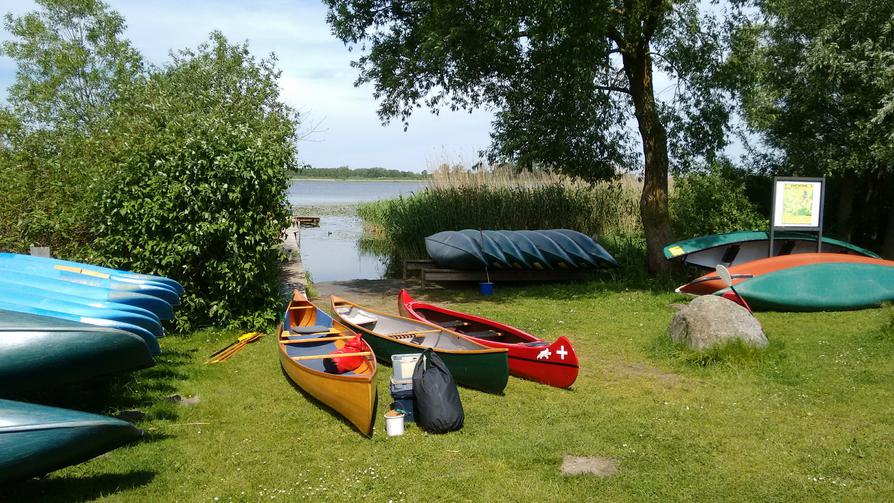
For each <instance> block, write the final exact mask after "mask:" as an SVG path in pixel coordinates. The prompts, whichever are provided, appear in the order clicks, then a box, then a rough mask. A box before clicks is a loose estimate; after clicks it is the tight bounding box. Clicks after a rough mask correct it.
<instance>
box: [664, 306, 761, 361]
mask: <svg viewBox="0 0 894 503" xmlns="http://www.w3.org/2000/svg"><path fill="white" fill-rule="evenodd" d="M667 333H668V334H669V335H670V337H671V340H673V341H674V342H676V343H685V344H686V345H687V346H688V347H689V349H692V350H695V351H704V350H707V349H710V348H713V347H715V346H722V345H725V344H728V343H731V342H734V341H741V342H743V343H744V344H746V345H748V346H752V347H757V348H765V347H767V344H769V343H768V341H767V336H766V335H764V331H763V329H761V325H760V323H759V322H758V321H757V319H755V318H754V316H752V315H751V313H749V312H748V310H747V309H745V308H744V307H742V306H740V305H738V304H736V303H735V302H732V301H730V300H727V299H724V298H723V297H718V296H716V295H703V296H701V297H697V298H696V299H695V300H693V301H692V302H690V303H689V305H687V306H686V307H684V308H683V309H680V310H679V311H677V314H675V315H674V319H673V320H672V321H671V324H670V327H668V329H667Z"/></svg>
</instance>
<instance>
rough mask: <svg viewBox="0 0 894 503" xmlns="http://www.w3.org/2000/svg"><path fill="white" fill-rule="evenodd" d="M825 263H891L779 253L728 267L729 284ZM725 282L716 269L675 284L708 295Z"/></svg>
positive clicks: (887, 262)
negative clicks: (680, 284)
mask: <svg viewBox="0 0 894 503" xmlns="http://www.w3.org/2000/svg"><path fill="white" fill-rule="evenodd" d="M828 262H839V263H855V264H878V265H886V266H894V261H890V260H883V259H877V258H872V257H865V256H863V255H846V254H843V253H798V254H796V255H780V256H778V257H770V258H765V259H760V260H753V261H751V262H746V263H744V264H739V265H736V266H733V267H730V268H729V272H730V277H731V278H732V280H733V285H734V286H738V285H739V284H740V283H742V282H743V281H748V280H750V279H752V278H757V277H759V276H763V275H765V274H770V273H773V272H776V271H781V270H783V269H790V268H792V267H800V266H804V265H810V264H822V263H828ZM726 287H727V285H726V283H724V282H723V280H722V279H720V276H719V275H718V274H717V273H716V272H709V273H708V274H705V275H703V276H701V277H699V278H696V279H694V280H692V281H690V282H689V283H686V284H685V285H682V286H680V287H677V289H676V292H677V293H688V294H691V295H710V294H712V293H714V292H716V291H718V290H723V289H724V288H726Z"/></svg>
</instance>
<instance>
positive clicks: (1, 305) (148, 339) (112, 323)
mask: <svg viewBox="0 0 894 503" xmlns="http://www.w3.org/2000/svg"><path fill="white" fill-rule="evenodd" d="M0 310H4V311H13V312H16V313H24V314H36V315H38V316H46V317H49V318H56V319H59V320H68V321H76V322H78V323H85V324H87V325H93V326H97V327H105V328H114V329H117V330H124V331H126V332H130V333H132V334H135V335H138V336H139V337H140V338H141V339H143V342H144V343H145V344H146V347H148V348H149V351H150V352H151V353H152V354H153V355H157V354H160V353H161V347H159V345H158V339H157V338H156V337H155V335H154V334H153V333H152V332H150V331H149V330H146V329H145V328H143V327H140V326H137V325H133V324H131V323H126V322H123V321H118V320H108V319H105V318H95V317H92V316H80V315H78V314H73V313H70V312H65V311H54V310H51V309H44V308H40V307H34V306H28V305H23V304H15V303H12V302H5V301H2V300H0Z"/></svg>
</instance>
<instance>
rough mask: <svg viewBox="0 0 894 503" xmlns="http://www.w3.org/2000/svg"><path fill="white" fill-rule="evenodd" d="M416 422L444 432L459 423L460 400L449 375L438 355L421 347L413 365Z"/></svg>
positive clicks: (432, 430) (459, 424)
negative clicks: (414, 365)
mask: <svg viewBox="0 0 894 503" xmlns="http://www.w3.org/2000/svg"><path fill="white" fill-rule="evenodd" d="M413 393H414V394H415V395H416V414H415V417H416V424H418V425H419V426H420V427H421V428H422V429H423V430H425V431H427V432H429V433H447V432H448V431H454V430H458V429H460V428H462V427H463V420H464V419H465V415H464V414H463V404H462V402H460V400H459V391H458V390H457V389H456V383H455V382H453V376H452V375H451V374H450V371H449V370H447V365H444V361H443V360H441V357H440V356H438V354H437V353H435V352H434V351H432V350H431V349H426V350H425V351H423V353H422V356H420V357H419V361H417V362H416V368H415V369H413Z"/></svg>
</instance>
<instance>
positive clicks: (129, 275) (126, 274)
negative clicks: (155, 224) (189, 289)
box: [0, 253, 183, 296]
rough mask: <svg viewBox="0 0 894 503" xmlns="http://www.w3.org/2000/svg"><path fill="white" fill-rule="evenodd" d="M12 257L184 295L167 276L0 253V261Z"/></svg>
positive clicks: (175, 282) (177, 284) (181, 286)
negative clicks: (158, 286)
mask: <svg viewBox="0 0 894 503" xmlns="http://www.w3.org/2000/svg"><path fill="white" fill-rule="evenodd" d="M10 255H12V256H15V258H14V260H21V261H29V262H36V263H44V264H45V263H49V264H52V265H63V266H69V267H80V268H83V269H88V270H91V271H96V272H101V273H105V274H110V275H114V276H116V277H119V278H126V279H130V280H138V281H150V282H153V283H161V284H163V285H165V286H166V287H168V288H170V289H171V290H173V291H174V292H176V293H177V295H178V296H180V295H183V285H181V284H180V283H178V282H177V281H175V280H173V279H171V278H168V277H166V276H158V275H155V274H142V273H138V272H132V271H125V270H121V269H112V268H110V267H102V266H98V265H92V264H85V263H81V262H72V261H70V260H60V259H54V258H46V257H35V256H31V255H21V254H17V253H0V260H3V259H5V258H9V256H10Z"/></svg>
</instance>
